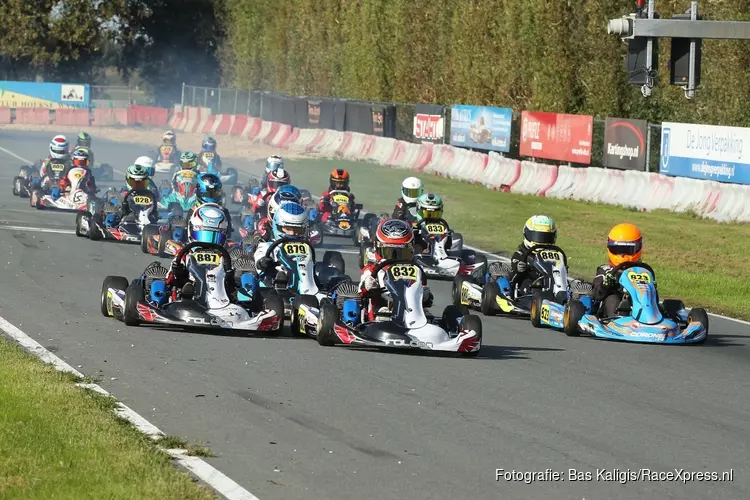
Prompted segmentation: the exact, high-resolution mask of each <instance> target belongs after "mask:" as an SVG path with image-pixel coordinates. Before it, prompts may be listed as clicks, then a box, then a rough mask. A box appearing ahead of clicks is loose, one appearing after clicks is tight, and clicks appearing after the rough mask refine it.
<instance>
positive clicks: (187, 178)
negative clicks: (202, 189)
mask: <svg viewBox="0 0 750 500" xmlns="http://www.w3.org/2000/svg"><path fill="white" fill-rule="evenodd" d="M178 179H179V182H193V181H194V180H195V172H193V171H192V170H181V171H180V176H179V177H178Z"/></svg>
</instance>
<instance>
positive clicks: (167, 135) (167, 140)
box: [161, 130, 175, 144]
mask: <svg viewBox="0 0 750 500" xmlns="http://www.w3.org/2000/svg"><path fill="white" fill-rule="evenodd" d="M174 140H175V136H174V132H172V131H171V130H167V131H166V132H164V135H162V136H161V142H162V143H164V144H174Z"/></svg>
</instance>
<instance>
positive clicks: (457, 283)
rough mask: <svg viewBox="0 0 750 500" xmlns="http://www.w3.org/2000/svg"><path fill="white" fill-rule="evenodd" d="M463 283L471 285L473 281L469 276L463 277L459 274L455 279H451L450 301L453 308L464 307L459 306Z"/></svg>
mask: <svg viewBox="0 0 750 500" xmlns="http://www.w3.org/2000/svg"><path fill="white" fill-rule="evenodd" d="M464 282H468V283H473V282H474V280H473V279H471V277H470V276H464V275H463V274H459V275H458V276H456V277H455V278H453V288H452V289H451V299H452V301H453V305H454V306H458V307H461V306H464V305H465V304H461V288H462V287H463V284H464Z"/></svg>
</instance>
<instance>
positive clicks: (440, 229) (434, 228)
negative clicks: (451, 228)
mask: <svg viewBox="0 0 750 500" xmlns="http://www.w3.org/2000/svg"><path fill="white" fill-rule="evenodd" d="M425 229H426V230H427V232H428V233H429V234H444V233H445V225H443V224H427V225H426V226H425Z"/></svg>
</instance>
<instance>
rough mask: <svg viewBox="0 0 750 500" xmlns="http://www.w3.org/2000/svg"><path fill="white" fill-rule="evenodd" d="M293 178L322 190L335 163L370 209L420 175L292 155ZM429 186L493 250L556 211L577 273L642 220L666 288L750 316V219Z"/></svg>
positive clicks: (471, 237)
mask: <svg viewBox="0 0 750 500" xmlns="http://www.w3.org/2000/svg"><path fill="white" fill-rule="evenodd" d="M289 165H290V172H291V174H292V180H293V182H294V183H295V184H296V185H298V186H304V187H307V188H309V189H313V190H316V191H317V193H313V194H320V193H321V192H322V191H323V190H324V189H325V188H326V187H327V185H328V173H329V172H330V171H331V170H332V169H333V168H338V167H342V168H346V169H348V170H349V172H350V173H351V175H352V191H353V192H354V194H355V196H356V197H357V201H358V202H361V203H364V205H365V207H366V208H367V209H368V210H369V211H378V212H380V211H389V212H390V211H391V210H393V206H394V204H395V202H396V199H397V198H398V196H399V191H400V186H401V181H402V180H403V179H404V178H405V177H408V176H409V175H413V173H412V172H410V171H408V170H403V169H397V168H385V167H382V166H379V165H373V164H368V163H359V162H351V161H345V160H321V159H304V160H290V161H289ZM419 177H420V178H421V179H422V181H423V182H424V184H425V188H426V189H427V190H428V191H433V192H436V193H438V194H440V195H441V196H442V197H443V200H444V201H445V206H446V208H445V218H446V220H447V221H448V223H449V224H450V225H451V228H452V229H454V230H456V231H460V232H461V233H463V235H464V237H465V238H466V241H467V243H469V244H471V245H473V246H477V247H481V248H482V249H484V250H487V251H491V252H493V253H502V251H509V250H510V251H512V250H513V249H514V248H515V247H517V246H518V244H519V243H520V242H521V238H522V236H521V234H522V229H523V225H524V223H525V222H526V219H528V218H529V217H530V216H532V215H534V214H546V215H550V216H552V217H554V218H555V220H556V221H557V225H558V244H559V246H560V247H562V248H563V249H564V250H565V251H566V253H567V254H568V259H569V264H570V268H571V274H573V275H575V276H579V277H581V278H592V277H593V274H594V272H595V271H596V267H597V266H598V265H600V264H602V263H603V262H605V261H606V243H607V233H608V232H609V230H610V228H611V227H612V226H613V225H615V224H617V223H620V222H632V223H633V224H636V225H637V226H638V227H639V228H640V229H641V231H642V232H643V235H644V254H643V259H644V262H647V263H649V264H650V265H651V266H652V267H653V268H654V271H656V278H657V280H658V282H659V291H660V295H661V296H662V297H663V298H667V297H675V298H680V299H682V300H684V301H685V303H686V304H688V305H689V306H696V307H697V306H703V307H706V308H708V309H709V310H710V311H711V312H715V313H720V314H727V315H730V316H732V317H738V318H743V319H750V313H749V312H748V310H747V307H746V305H747V303H748V302H749V299H750V287H749V286H748V285H747V283H748V282H750V255H748V253H747V252H746V250H745V242H747V241H750V225H748V224H726V223H717V222H715V221H712V220H707V219H705V220H704V219H698V218H696V217H695V216H694V214H693V215H691V214H676V213H672V212H667V211H655V212H639V211H634V210H631V209H627V208H622V207H617V206H611V205H604V204H596V203H588V202H582V201H574V200H556V199H552V198H541V197H538V196H526V195H519V194H512V193H502V192H496V191H490V190H488V189H486V188H485V187H484V186H481V185H474V184H469V183H465V182H459V181H455V180H451V179H446V178H444V177H438V176H435V175H428V174H420V175H419Z"/></svg>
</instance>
